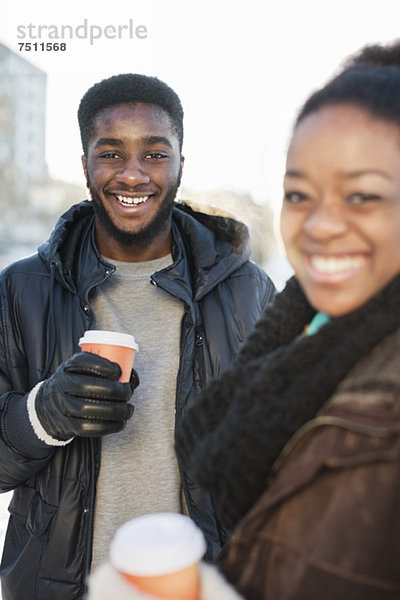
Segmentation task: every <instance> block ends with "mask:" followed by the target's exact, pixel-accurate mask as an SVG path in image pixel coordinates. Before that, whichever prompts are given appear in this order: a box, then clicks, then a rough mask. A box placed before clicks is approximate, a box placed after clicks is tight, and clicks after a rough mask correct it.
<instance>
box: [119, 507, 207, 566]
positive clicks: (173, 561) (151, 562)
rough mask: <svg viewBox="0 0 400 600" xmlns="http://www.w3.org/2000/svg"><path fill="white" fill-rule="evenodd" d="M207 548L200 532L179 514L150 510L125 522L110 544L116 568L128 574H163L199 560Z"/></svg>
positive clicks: (189, 520) (190, 521) (186, 518)
mask: <svg viewBox="0 0 400 600" xmlns="http://www.w3.org/2000/svg"><path fill="white" fill-rule="evenodd" d="M205 551H206V543H205V540H204V536H203V533H202V532H201V531H200V529H199V528H198V527H197V526H196V525H195V524H194V522H193V521H192V520H191V519H190V518H189V517H186V516H184V515H181V514H178V513H153V514H147V515H143V516H141V517H137V518H135V519H132V520H131V521H127V522H126V523H124V525H122V526H121V527H120V528H119V529H118V531H117V532H116V534H115V536H114V539H113V540H112V542H111V545H110V561H111V564H112V565H113V566H114V568H115V569H117V570H118V571H122V572H124V573H129V574H131V575H142V576H146V575H164V574H166V573H173V572H174V571H180V570H181V569H184V568H185V567H188V566H190V565H191V564H194V563H195V562H197V561H199V560H200V559H201V557H202V556H203V554H204V552H205Z"/></svg>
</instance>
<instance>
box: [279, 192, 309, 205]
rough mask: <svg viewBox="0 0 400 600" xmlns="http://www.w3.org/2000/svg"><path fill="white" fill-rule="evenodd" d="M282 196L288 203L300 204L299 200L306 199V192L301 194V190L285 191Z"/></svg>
mask: <svg viewBox="0 0 400 600" xmlns="http://www.w3.org/2000/svg"><path fill="white" fill-rule="evenodd" d="M284 198H285V201H286V202H289V203H290V204H300V202H304V201H305V200H308V196H307V194H303V193H302V192H285V196H284Z"/></svg>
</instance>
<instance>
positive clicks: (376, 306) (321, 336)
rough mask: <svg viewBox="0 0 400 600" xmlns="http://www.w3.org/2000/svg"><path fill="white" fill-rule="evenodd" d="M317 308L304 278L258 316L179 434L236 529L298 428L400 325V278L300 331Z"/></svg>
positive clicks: (184, 454)
mask: <svg viewBox="0 0 400 600" xmlns="http://www.w3.org/2000/svg"><path fill="white" fill-rule="evenodd" d="M314 314H315V311H314V309H313V308H312V307H311V306H310V304H309V303H308V301H307V299H306V297H305V295H304V293H303V292H302V290H301V288H300V286H299V284H298V282H297V280H296V279H295V278H294V277H293V278H292V279H290V280H289V281H288V283H287V285H286V287H285V289H284V290H283V291H282V292H281V293H280V294H278V295H277V296H276V297H275V299H274V302H273V303H272V304H271V306H270V307H268V309H267V310H266V312H265V315H264V317H263V318H262V319H261V320H260V321H259V322H258V324H257V326H256V328H255V331H254V332H253V334H252V335H251V336H250V337H249V339H248V342H247V343H246V345H245V346H244V347H243V349H242V352H241V353H240V355H239V359H238V360H237V361H236V363H235V365H234V367H233V368H232V369H231V370H230V371H228V372H226V373H225V374H224V375H223V376H222V377H221V378H220V379H219V380H217V381H215V382H213V383H212V384H211V385H210V387H209V388H208V389H207V390H206V391H205V392H203V394H202V395H201V396H200V398H199V400H198V402H197V403H196V405H195V406H194V407H193V408H192V409H190V410H189V411H188V413H187V415H186V417H185V419H184V421H183V423H182V425H181V427H180V429H179V430H178V432H177V438H176V449H177V453H178V456H179V458H180V460H181V462H182V463H183V465H184V466H185V468H186V469H187V470H188V471H189V472H190V475H191V477H192V478H193V479H194V480H195V481H196V482H197V483H198V484H199V485H200V486H202V487H203V488H205V489H206V490H208V491H209V492H210V493H211V494H212V496H213V500H214V504H215V508H216V511H217V514H218V516H219V517H220V519H221V521H222V522H223V523H224V525H225V526H226V527H228V528H231V527H233V526H234V525H235V524H236V522H237V521H238V520H239V519H240V518H241V517H242V516H243V515H244V514H245V513H246V512H247V510H248V509H249V508H250V507H251V506H252V505H253V504H254V502H255V501H256V500H257V498H258V497H259V496H260V494H261V493H262V492H263V490H264V489H265V485H266V481H267V479H268V476H269V475H270V473H271V468H272V465H273V463H274V462H275V460H276V458H277V457H278V455H279V453H280V451H281V450H282V448H283V446H284V445H285V444H286V442H287V441H288V440H289V438H290V437H291V436H292V435H293V433H294V432H295V431H296V430H297V429H298V428H299V427H301V425H303V424H304V423H306V422H307V421H309V420H310V419H312V418H313V417H314V416H315V415H316V413H317V412H318V410H319V409H320V408H321V407H322V405H323V404H324V403H325V402H326V401H327V400H328V399H329V397H330V396H331V395H332V394H333V392H334V391H335V389H336V388H337V386H338V384H339V383H340V382H341V381H342V380H343V379H344V377H345V376H346V375H347V373H348V372H349V371H350V370H351V369H352V367H353V366H354V365H355V364H356V363H357V362H358V361H359V360H360V359H361V358H362V357H363V356H365V355H367V354H368V353H369V352H370V351H371V349H372V348H373V347H374V346H375V345H376V344H378V343H379V342H380V341H381V340H382V339H383V338H384V337H385V336H387V335H388V334H389V333H391V332H393V331H395V330H396V329H397V328H398V327H399V326H400V276H397V277H396V278H395V279H393V280H392V281H391V282H390V283H389V284H388V286H387V287H386V288H385V289H384V290H383V291H381V292H380V293H379V294H378V295H377V296H375V297H374V298H372V299H371V300H370V301H369V302H367V303H366V304H365V305H364V306H362V307H361V308H360V309H359V310H357V311H354V312H352V313H349V314H347V315H344V316H342V317H338V318H335V319H332V320H331V321H330V322H329V323H327V324H326V325H324V326H323V327H322V328H321V329H320V330H319V331H318V332H317V333H316V334H314V335H311V336H303V337H300V338H299V336H300V335H301V334H302V332H303V330H304V328H305V326H306V325H307V324H308V323H309V322H310V320H311V319H312V317H313V315H314Z"/></svg>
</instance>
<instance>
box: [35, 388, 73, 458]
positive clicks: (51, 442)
mask: <svg viewBox="0 0 400 600" xmlns="http://www.w3.org/2000/svg"><path fill="white" fill-rule="evenodd" d="M42 384H43V381H39V383H37V384H36V385H35V387H34V388H33V389H32V390H31V391H30V392H29V394H28V398H27V401H26V405H27V409H28V417H29V421H30V424H31V425H32V429H33V431H34V432H35V434H36V436H37V437H38V438H39V440H41V441H42V442H44V443H45V444H47V445H48V446H66V445H67V444H69V443H70V442H72V440H73V439H74V438H73V437H72V438H69V439H68V440H57V439H56V438H53V437H52V436H51V435H49V434H48V433H47V431H46V430H45V428H44V427H43V425H42V424H41V422H40V421H39V417H38V415H37V412H36V406H35V402H36V395H37V393H38V391H39V388H40V387H41V385H42Z"/></svg>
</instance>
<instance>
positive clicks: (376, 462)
mask: <svg viewBox="0 0 400 600" xmlns="http://www.w3.org/2000/svg"><path fill="white" fill-rule="evenodd" d="M218 565H219V567H220V568H221V570H222V571H223V572H224V574H225V576H226V577H227V578H228V579H229V580H230V581H231V582H232V583H233V584H234V585H235V586H236V587H237V589H238V590H239V591H240V592H241V593H242V594H243V596H244V597H245V598H246V600H394V599H396V600H399V598H400V331H397V332H396V333H394V334H392V335H390V336H388V337H387V338H385V339H384V341H383V342H382V343H381V344H380V345H379V346H378V347H377V348H375V350H374V351H373V352H372V353H371V354H370V355H369V356H367V357H366V358H365V359H363V360H362V361H360V362H359V363H358V364H357V365H356V367H355V368H354V369H353V371H352V372H351V373H350V374H349V375H348V376H347V377H346V379H345V380H344V381H343V382H342V384H341V385H340V386H339V388H338V389H337V391H336V393H335V394H334V396H332V398H331V400H330V401H329V402H328V403H327V404H326V405H325V406H324V408H323V410H321V412H320V413H319V415H318V416H317V417H316V418H315V419H313V420H312V421H310V422H309V423H307V424H306V425H305V426H304V427H303V428H301V429H300V430H299V431H298V432H297V433H296V434H295V436H293V438H292V439H291V440H290V442H289V443H288V444H287V446H286V447H285V449H284V451H283V452H282V453H281V456H280V457H279V459H278V461H277V464H276V473H275V476H274V477H273V478H272V479H271V481H270V482H269V487H268V489H267V490H266V492H265V493H264V494H263V496H262V497H261V498H260V499H259V501H258V502H257V503H256V505H255V506H254V507H253V509H252V510H251V511H250V512H249V513H248V514H247V515H246V517H244V519H242V521H241V522H240V523H239V525H238V526H237V528H236V530H235V532H234V535H233V537H232V539H231V542H230V543H229V545H228V546H227V547H226V548H225V549H224V550H223V551H222V553H221V554H220V556H219V558H218Z"/></svg>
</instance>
